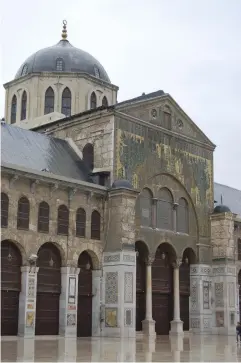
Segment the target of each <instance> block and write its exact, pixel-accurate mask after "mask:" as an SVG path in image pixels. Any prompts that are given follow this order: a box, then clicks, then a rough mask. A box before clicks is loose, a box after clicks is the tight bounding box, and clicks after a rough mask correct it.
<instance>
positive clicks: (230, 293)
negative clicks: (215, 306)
mask: <svg viewBox="0 0 241 363" xmlns="http://www.w3.org/2000/svg"><path fill="white" fill-rule="evenodd" d="M228 299H229V307H230V308H234V307H235V285H234V282H229V283H228Z"/></svg>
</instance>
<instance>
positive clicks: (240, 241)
mask: <svg viewBox="0 0 241 363" xmlns="http://www.w3.org/2000/svg"><path fill="white" fill-rule="evenodd" d="M238 260H239V261H241V238H239V239H238Z"/></svg>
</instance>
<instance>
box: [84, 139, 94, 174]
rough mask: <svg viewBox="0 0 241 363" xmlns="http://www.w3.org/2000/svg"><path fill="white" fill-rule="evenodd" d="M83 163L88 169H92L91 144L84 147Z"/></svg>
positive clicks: (92, 154) (92, 152)
mask: <svg viewBox="0 0 241 363" xmlns="http://www.w3.org/2000/svg"><path fill="white" fill-rule="evenodd" d="M83 161H84V163H85V165H86V167H87V168H88V169H90V170H93V169H94V146H93V145H92V144H86V145H85V146H84V148H83Z"/></svg>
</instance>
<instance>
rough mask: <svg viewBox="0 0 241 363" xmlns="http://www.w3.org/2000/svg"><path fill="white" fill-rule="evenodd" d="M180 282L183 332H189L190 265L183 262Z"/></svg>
mask: <svg viewBox="0 0 241 363" xmlns="http://www.w3.org/2000/svg"><path fill="white" fill-rule="evenodd" d="M179 281H180V318H181V320H182V321H183V330H189V296H190V265H189V264H188V263H185V262H183V263H182V264H181V266H180V270H179Z"/></svg>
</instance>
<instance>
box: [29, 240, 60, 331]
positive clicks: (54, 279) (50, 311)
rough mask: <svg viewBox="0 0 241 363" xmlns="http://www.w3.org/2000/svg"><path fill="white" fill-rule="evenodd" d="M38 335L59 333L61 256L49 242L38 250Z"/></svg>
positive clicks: (36, 329)
mask: <svg viewBox="0 0 241 363" xmlns="http://www.w3.org/2000/svg"><path fill="white" fill-rule="evenodd" d="M37 266H38V267H39V272H38V280H37V304H36V328H35V334H36V335H58V334H59V296H60V292H61V256H60V252H59V250H58V248H57V247H56V246H55V245H54V244H52V243H50V242H48V243H45V244H44V245H43V246H41V247H40V249H39V251H38V259H37Z"/></svg>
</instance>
